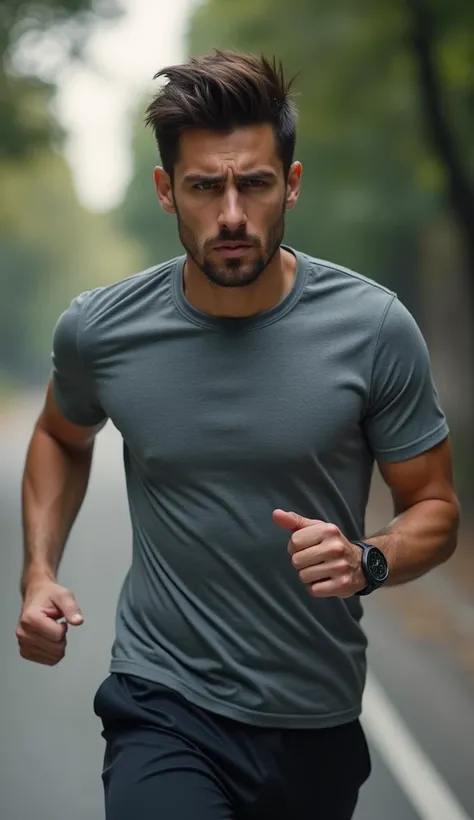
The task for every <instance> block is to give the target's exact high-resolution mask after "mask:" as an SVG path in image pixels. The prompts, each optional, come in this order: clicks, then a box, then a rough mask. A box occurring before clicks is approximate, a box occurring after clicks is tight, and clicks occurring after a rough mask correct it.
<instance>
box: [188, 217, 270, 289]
mask: <svg viewBox="0 0 474 820" xmlns="http://www.w3.org/2000/svg"><path fill="white" fill-rule="evenodd" d="M177 220H178V234H179V239H180V241H181V244H182V245H183V247H184V249H185V251H186V253H187V254H188V255H189V256H190V257H191V259H192V260H193V262H194V263H195V265H197V267H198V268H199V270H201V271H202V273H203V274H204V275H205V276H206V278H207V279H208V280H209V282H211V283H212V284H213V285H215V286H217V287H221V288H245V287H248V286H249V285H253V284H254V282H256V281H257V279H259V278H260V276H261V275H262V273H263V271H264V270H265V268H266V267H267V266H268V265H269V264H270V262H271V261H272V259H273V257H274V256H275V254H276V252H277V251H278V249H279V247H280V245H281V241H282V239H283V236H284V233H285V209H284V208H283V209H282V211H281V213H280V215H279V217H278V220H277V221H276V222H275V224H274V225H273V226H272V227H271V228H270V230H269V232H268V237H267V240H266V243H265V246H264V248H263V249H262V248H261V242H260V240H259V239H258V237H248V236H244V234H243V233H242V232H238V231H235V232H234V233H232V232H230V231H225V232H222V233H221V236H220V237H219V238H217V237H216V238H214V239H212V240H208V242H207V243H205V244H204V248H203V250H202V252H200V251H199V246H198V243H197V241H196V238H195V236H194V234H193V233H192V231H191V230H189V228H188V227H187V226H186V225H185V223H184V222H183V220H182V218H181V217H180V214H179V212H177ZM218 239H219V240H222V241H224V242H225V241H239V240H242V241H247V242H249V241H250V242H252V244H253V245H254V247H258V248H260V249H261V250H260V253H259V255H258V257H257V258H256V259H255V260H254V262H253V263H252V264H251V265H248V264H246V265H244V266H242V265H241V259H239V258H237V257H236V258H234V259H227V260H226V262H225V266H222V267H218V266H217V265H216V264H215V263H214V262H212V260H210V259H209V256H208V252H206V245H208V244H209V245H211V244H212V243H215V242H216V241H218Z"/></svg>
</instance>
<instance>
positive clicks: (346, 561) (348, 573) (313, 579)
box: [273, 510, 367, 598]
mask: <svg viewBox="0 0 474 820" xmlns="http://www.w3.org/2000/svg"><path fill="white" fill-rule="evenodd" d="M273 520H274V521H275V523H276V524H278V526H279V527H282V528H283V529H285V530H288V531H290V532H291V533H292V535H291V538H290V541H289V544H288V552H289V553H290V555H291V563H292V564H293V566H294V568H295V569H296V570H297V571H298V573H299V577H300V580H301V581H302V583H303V584H306V585H307V587H308V591H309V593H310V594H311V595H313V596H314V597H315V598H333V597H336V598H350V597H351V596H352V595H355V594H356V593H357V592H359V591H360V590H361V589H364V587H366V586H367V581H366V579H365V576H364V573H363V571H362V562H361V558H362V550H361V548H360V547H358V546H357V545H356V544H352V543H351V542H350V541H348V540H347V538H345V537H344V535H343V534H342V533H341V531H340V529H339V527H337V526H336V525H335V524H328V523H326V522H325V521H315V520H311V519H310V518H303V517H302V516H301V515H298V514H297V513H294V512H285V511H284V510H275V511H274V513H273Z"/></svg>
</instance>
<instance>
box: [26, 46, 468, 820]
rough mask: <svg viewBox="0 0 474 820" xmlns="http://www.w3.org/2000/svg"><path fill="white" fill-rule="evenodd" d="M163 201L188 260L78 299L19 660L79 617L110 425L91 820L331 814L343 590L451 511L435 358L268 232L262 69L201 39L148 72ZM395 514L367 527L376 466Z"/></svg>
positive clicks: (60, 379) (31, 528)
mask: <svg viewBox="0 0 474 820" xmlns="http://www.w3.org/2000/svg"><path fill="white" fill-rule="evenodd" d="M160 75H163V76H165V77H166V78H167V79H168V83H167V84H165V85H164V86H163V88H162V89H161V90H160V91H159V93H158V94H157V96H156V99H155V100H154V101H153V102H152V104H151V105H150V107H149V109H148V112H147V121H148V123H149V124H150V125H151V126H152V127H153V129H154V132H155V135H156V138H157V141H158V146H159V150H160V154H161V158H162V163H163V168H159V169H157V170H156V171H155V180H156V188H157V192H158V197H159V200H160V202H161V205H162V206H163V208H164V210H165V211H166V212H167V213H170V214H175V215H176V217H177V223H178V229H179V236H180V239H181V242H182V244H183V246H184V249H185V255H184V256H183V257H180V258H178V259H174V260H172V261H169V262H166V263H164V264H161V265H158V267H156V268H153V269H152V270H149V271H145V272H144V273H140V274H138V275H135V276H132V277H130V278H128V279H126V280H125V281H121V282H118V283H116V284H113V285H110V286H107V287H104V288H97V289H95V290H91V291H89V292H87V293H85V294H82V295H81V296H79V297H78V298H77V299H75V300H74V301H73V302H72V304H71V305H70V307H69V308H68V309H67V310H66V311H65V313H64V314H63V315H62V316H61V318H60V319H59V322H58V325H57V327H56V330H55V334H54V344H53V364H54V368H53V374H52V379H51V383H50V385H49V387H48V390H47V396H46V401H45V405H44V409H43V411H42V413H41V415H40V418H39V419H38V421H37V424H36V427H35V430H34V434H33V438H32V441H31V444H30V447H29V452H28V457H27V462H26V467H25V475H24V488H23V509H24V531H25V564H24V570H23V575H22V584H21V586H22V592H23V596H24V605H23V611H22V615H21V619H20V624H19V626H18V630H17V637H18V641H19V645H20V651H21V654H22V656H23V657H25V658H27V659H29V660H32V661H36V662H38V663H45V664H54V663H57V662H58V661H59V660H60V659H61V658H62V657H63V655H64V652H65V646H66V628H67V627H66V626H65V625H64V624H63V623H59V621H60V619H61V618H62V617H63V616H64V618H65V620H66V622H67V624H70V625H74V624H80V623H82V620H83V616H82V614H81V613H80V610H79V608H78V606H77V604H76V602H75V600H74V598H73V594H72V592H70V591H69V590H66V589H64V588H63V587H62V586H61V585H60V584H59V583H58V581H57V571H58V567H59V564H60V559H61V555H62V552H63V549H64V546H65V543H66V540H67V537H68V533H69V531H70V528H71V526H72V524H73V522H74V520H75V518H76V515H77V513H78V511H79V509H80V507H81V503H82V501H83V498H84V494H85V492H86V486H87V482H88V477H89V471H90V466H91V457H92V450H93V442H94V438H95V436H96V434H97V433H98V431H99V430H100V429H101V427H103V425H104V424H105V422H106V420H107V419H109V418H110V419H111V420H112V421H113V423H114V424H115V425H116V427H117V428H118V429H119V431H120V432H121V434H122V436H123V440H124V445H125V446H124V462H125V471H126V477H127V489H128V497H129V503H130V513H131V521H132V526H133V561H132V565H131V568H130V571H129V573H128V574H127V577H126V579H125V583H124V586H123V589H122V592H121V595H120V600H119V604H118V611H117V632H116V640H115V643H114V647H113V653H112V662H111V666H110V676H109V677H108V678H107V679H106V680H105V681H104V682H103V684H102V685H101V686H100V688H99V690H98V692H97V694H96V697H95V702H94V707H95V712H96V714H97V715H99V716H100V718H101V720H102V724H103V735H104V737H105V740H106V751H105V762H104V771H103V781H104V787H105V802H106V815H107V819H108V820H129V818H132V817H139V818H140V820H155V819H156V818H160V820H230V818H234V820H251V818H253V819H254V820H264V819H265V818H272V820H306V818H308V820H309V818H312V819H313V818H318V820H319V819H320V818H321V819H322V818H327V820H348V818H350V817H351V816H352V815H353V811H354V808H355V805H356V803H357V798H358V793H359V789H360V786H361V785H362V783H363V782H364V781H365V780H366V779H367V777H368V776H369V773H370V759H369V754H368V750H367V745H366V742H365V738H364V734H363V731H362V729H361V725H360V723H359V716H360V711H361V699H362V693H363V688H364V681H365V671H366V659H365V650H366V639H365V636H364V633H363V631H362V629H361V625H360V619H361V615H362V607H361V595H364V594H368V593H369V592H373V591H374V590H376V589H378V588H379V587H380V586H382V584H384V583H388V584H400V583H404V582H407V581H410V580H411V579H414V578H416V577H417V576H420V575H422V574H423V573H426V572H427V571H428V570H430V569H431V568H433V567H435V566H436V565H438V564H440V563H441V562H443V561H445V560H447V559H448V558H449V556H450V555H451V554H452V552H453V550H454V548H455V543H456V531H457V522H458V503H457V500H456V496H455V493H454V490H453V485H452V477H451V454H450V445H449V437H448V429H447V425H446V421H445V418H444V415H443V412H442V410H441V408H440V405H439V401H438V397H437V393H436V389H435V387H434V385H433V380H432V375H431V368H430V361H429V356H428V353H427V349H426V346H425V343H424V341H423V338H422V336H421V334H420V331H419V330H418V327H417V325H416V324H415V322H414V320H413V318H412V317H411V315H410V314H409V313H408V312H407V310H406V309H405V308H404V307H403V306H402V305H401V304H400V302H399V301H398V299H397V297H396V296H395V295H394V294H393V293H391V292H390V291H388V290H386V289H385V288H383V287H381V286H380V285H378V284H376V283H375V282H372V281H370V280H368V279H366V278H364V277H362V276H359V275H358V274H356V273H354V272H352V271H350V270H346V269H345V268H341V267H339V266H337V265H333V264H330V263H328V262H323V261H321V260H317V259H314V258H312V257H310V256H308V255H306V254H304V253H301V252H299V251H296V250H294V249H292V248H289V247H286V246H284V245H282V240H283V233H284V222H285V212H286V211H287V210H289V209H291V208H293V207H294V205H295V204H296V201H297V199H298V194H299V189H300V178H301V171H302V169H301V165H300V164H299V163H298V162H296V161H294V159H293V152H294V146H295V112H294V109H293V106H292V103H291V101H290V95H289V91H290V84H288V83H286V81H285V79H284V76H283V72H282V70H281V67H279V66H277V65H275V64H270V63H269V62H268V61H266V60H265V59H263V58H259V57H255V56H252V55H239V54H234V53H228V52H217V53H216V54H214V55H212V56H206V57H202V58H199V59H193V60H191V61H190V62H188V63H187V64H185V65H181V66H174V67H171V68H168V69H165V70H163V71H162V72H160ZM375 461H376V462H377V463H378V465H379V467H380V470H381V473H382V475H383V477H384V479H385V481H386V482H387V484H388V486H389V487H390V489H391V491H392V494H393V499H394V509H395V515H396V518H395V519H394V521H393V522H392V523H390V524H389V525H388V526H387V527H386V529H385V530H384V531H383V532H381V533H379V534H377V535H376V536H374V537H372V538H368V537H367V538H365V539H364V535H365V533H364V514H365V508H366V504H367V498H368V493H369V485H370V480H371V475H372V470H373V465H374V462H375Z"/></svg>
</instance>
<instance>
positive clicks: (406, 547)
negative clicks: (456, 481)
mask: <svg viewBox="0 0 474 820" xmlns="http://www.w3.org/2000/svg"><path fill="white" fill-rule="evenodd" d="M458 526H459V507H458V504H457V502H456V501H455V500H453V501H440V500H431V499H430V500H427V501H420V502H419V503H418V504H415V505H414V506H413V507H410V509H408V510H406V511H405V512H404V513H402V514H401V515H399V516H398V517H397V518H396V519H395V520H394V521H392V522H391V524H389V525H388V527H386V528H385V529H383V530H381V531H380V532H378V533H376V535H374V536H371V537H370V538H367V539H366V541H367V543H368V544H373V545H374V546H376V547H379V549H381V550H382V551H383V552H384V553H385V555H386V557H387V560H388V563H389V566H390V576H389V579H388V581H387V585H390V586H395V585H397V584H404V583H407V582H408V581H413V580H415V578H419V577H420V576H421V575H424V574H425V573H426V572H428V571H429V570H431V569H434V568H435V567H437V566H438V565H439V564H442V563H444V562H445V561H447V560H448V558H450V557H451V555H452V554H453V552H454V550H455V548H456V544H457V533H458Z"/></svg>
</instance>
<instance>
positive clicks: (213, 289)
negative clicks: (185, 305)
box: [184, 248, 296, 319]
mask: <svg viewBox="0 0 474 820" xmlns="http://www.w3.org/2000/svg"><path fill="white" fill-rule="evenodd" d="M295 275H296V259H295V257H294V255H293V254H292V253H289V251H286V250H284V249H283V248H279V249H278V251H277V252H276V253H275V255H274V257H273V259H272V260H271V262H270V263H269V264H268V265H267V267H266V268H265V270H264V271H263V273H262V274H261V275H260V276H259V277H258V279H257V280H256V282H254V283H253V284H252V285H248V286H246V287H242V288H224V287H219V286H218V285H215V284H213V283H212V282H210V281H209V279H208V278H207V276H206V275H205V274H204V273H203V272H202V271H201V270H200V268H198V266H197V265H196V263H195V262H194V261H193V260H192V259H190V257H189V256H188V258H187V260H186V264H185V266H184V292H185V295H186V299H187V300H188V302H189V304H190V305H192V306H193V307H194V308H196V309H197V310H200V311H201V312H202V313H208V314H209V315H210V316H222V317H225V318H236V319H240V318H245V317H248V316H255V315H257V314H259V313H264V312H265V311H267V310H270V309H271V308H272V307H274V306H275V305H277V304H278V303H279V302H281V301H282V299H284V298H285V296H287V294H288V293H289V292H290V290H291V288H292V287H293V283H294V281H295Z"/></svg>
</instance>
